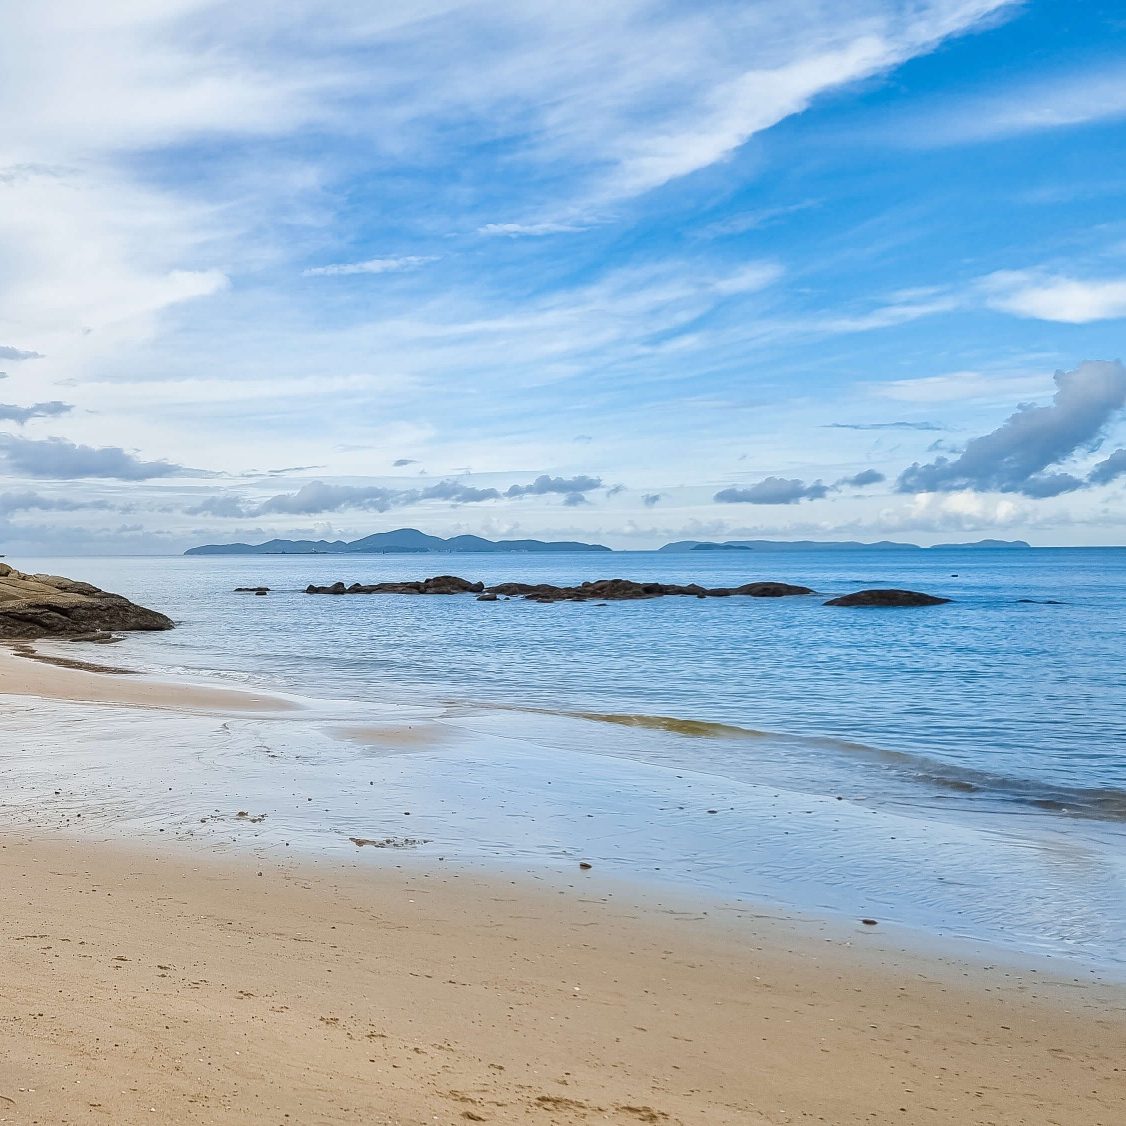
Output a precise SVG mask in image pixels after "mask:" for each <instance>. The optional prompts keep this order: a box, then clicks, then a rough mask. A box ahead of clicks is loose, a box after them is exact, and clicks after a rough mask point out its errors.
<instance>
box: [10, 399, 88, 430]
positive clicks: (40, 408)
mask: <svg viewBox="0 0 1126 1126" xmlns="http://www.w3.org/2000/svg"><path fill="white" fill-rule="evenodd" d="M72 410H74V407H73V406H72V405H71V404H70V403H64V402H61V401H60V400H58V399H52V400H51V401H50V402H49V403H33V404H32V405H31V406H30V407H18V406H15V405H14V404H12V403H0V421H4V422H16V423H19V425H20V426H22V425H23V424H24V423H25V422H30V421H31V420H32V419H33V418H58V417H59V415H61V414H69V413H70V412H71V411H72Z"/></svg>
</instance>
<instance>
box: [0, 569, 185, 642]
mask: <svg viewBox="0 0 1126 1126" xmlns="http://www.w3.org/2000/svg"><path fill="white" fill-rule="evenodd" d="M173 625H174V623H173V622H172V619H171V618H169V617H166V616H165V615H164V614H160V613H158V612H157V611H155V610H148V609H146V608H145V607H144V606H138V605H136V604H135V603H133V602H130V601H129V599H127V598H124V597H123V596H122V595H120V594H110V593H109V592H108V591H104V590H100V589H99V588H98V587H96V586H91V584H90V583H82V582H75V581H74V580H73V579H66V578H62V577H61V576H59V575H25V574H23V573H22V572H20V571H17V570H15V568H13V567H12V566H10V565H9V564H7V563H2V564H0V638H2V639H7V640H13V639H14V640H30V639H32V638H36V637H67V638H69V637H76V636H81V635H83V634H86V635H90V634H100V633H110V632H119V631H127V630H165V629H172V628H173Z"/></svg>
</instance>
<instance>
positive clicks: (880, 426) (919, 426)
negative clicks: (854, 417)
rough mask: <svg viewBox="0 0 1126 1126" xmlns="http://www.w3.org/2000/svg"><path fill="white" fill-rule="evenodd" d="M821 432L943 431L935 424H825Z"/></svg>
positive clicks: (943, 427) (942, 428) (943, 428)
mask: <svg viewBox="0 0 1126 1126" xmlns="http://www.w3.org/2000/svg"><path fill="white" fill-rule="evenodd" d="M822 429H823V430H945V429H946V427H945V426H940V425H939V424H938V423H937V422H827V423H825V424H824V426H823V427H822Z"/></svg>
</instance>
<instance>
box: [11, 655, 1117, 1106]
mask: <svg viewBox="0 0 1126 1126" xmlns="http://www.w3.org/2000/svg"><path fill="white" fill-rule="evenodd" d="M0 691H3V692H9V693H12V692H15V693H19V694H21V695H34V694H36V693H39V694H42V695H46V696H49V697H51V698H53V699H68V700H82V699H86V700H89V701H91V702H92V706H97V704H98V702H99V701H100V702H103V703H109V702H113V703H127V704H137V705H144V706H151V707H158V708H162V709H168V708H171V709H181V710H188V709H190V710H195V709H206V708H207V707H208V705H209V703H211V704H213V706H215V707H216V708H219V709H222V708H233V709H236V710H237V709H238V708H239V707H240V706H245V707H246V708H249V709H251V710H257V709H259V708H265V707H267V706H268V705H269V704H270V700H269V698H268V697H261V696H255V695H254V694H251V693H238V692H228V691H225V690H222V689H219V690H210V689H198V690H196V689H190V688H181V687H179V686H175V685H160V684H156V683H155V682H149V681H147V680H143V679H142V678H140V677H114V676H109V675H98V674H91V673H86V672H82V671H79V670H72V669H60V668H56V667H51V666H45V665H39V664H36V663H34V662H31V661H27V660H23V659H20V658H17V657H14V656H10V655H8V654H5V655H4V656H3V658H2V662H0ZM213 691H214V693H215V697H214V698H213ZM216 698H217V699H218V701H219V702H218V703H216V702H215V699H216ZM280 702H281V703H284V701H280ZM357 734H359V733H357ZM91 829H92V830H93V827H91ZM88 834H89V835H87V836H86V837H77V836H64V835H63V834H62V833H48V832H42V831H30V832H29V831H28V830H27V828H26V825H25V828H24V829H19V828H16V827H15V826H14V825H12V824H11V823H9V824H8V825H6V826H0V920H2V921H0V949H2V951H3V961H2V962H0V1122H3V1121H9V1122H28V1123H35V1122H38V1123H44V1124H46V1123H52V1124H55V1123H59V1124H62V1123H87V1122H90V1123H93V1122H112V1123H122V1124H131V1123H141V1122H144V1123H152V1122H170V1123H223V1124H225V1123H231V1124H234V1123H239V1124H242V1123H250V1124H257V1123H279V1124H281V1123H293V1124H296V1123H365V1124H369V1123H371V1124H379V1123H386V1124H395V1126H422V1124H424V1123H427V1124H429V1123H435V1122H438V1123H442V1124H456V1123H465V1122H494V1123H517V1122H519V1123H537V1122H539V1123H544V1124H546V1126H554V1124H559V1126H568V1124H572V1123H574V1124H578V1123H586V1122H591V1123H595V1122H611V1123H618V1124H626V1126H629V1124H634V1123H667V1124H670V1126H671V1124H683V1126H689V1124H697V1123H701V1124H704V1123H706V1124H708V1126H711V1124H718V1126H727V1124H731V1126H734V1124H740V1126H758V1124H763V1123H770V1124H780V1123H796V1122H818V1121H822V1122H827V1123H832V1124H835V1126H850V1124H860V1123H864V1124H871V1123H881V1122H883V1123H887V1122H896V1123H911V1124H914V1123H919V1124H927V1126H931V1124H933V1126H939V1124H942V1126H946V1124H948V1123H951V1122H958V1123H962V1124H981V1126H985V1124H987V1123H988V1124H1004V1126H1009V1124H1012V1126H1016V1124H1029V1126H1031V1124H1036V1126H1040V1124H1044V1123H1060V1124H1062V1126H1095V1124H1099V1126H1114V1124H1118V1123H1121V1122H1122V1121H1123V1111H1124V1108H1126V1064H1124V1063H1123V1060H1124V1059H1126V989H1123V988H1122V987H1120V986H1118V985H1109V984H1105V983H1101V982H1099V981H1097V980H1096V979H1095V978H1094V977H1093V976H1092V975H1088V974H1083V973H1081V972H1080V971H1078V970H1077V969H1075V968H1074V967H1063V966H1061V967H1059V968H1058V969H1048V968H1045V967H1043V966H1041V967H1039V968H1037V969H1032V968H1026V969H1021V970H1018V969H1014V968H1009V967H1006V966H1001V965H994V966H991V967H990V966H986V965H980V964H973V963H971V962H970V961H967V960H966V958H968V957H970V956H971V955H970V954H967V953H966V952H967V951H970V952H972V950H973V948H972V947H971V946H969V945H968V944H967V945H964V946H962V947H960V948H959V950H960V953H959V955H958V956H957V957H956V956H954V955H953V954H952V953H950V952H949V951H939V950H932V951H923V950H920V949H919V948H918V946H917V944H916V945H913V946H907V945H906V944H905V943H901V941H900V937H899V935H900V932H895V931H892V930H889V929H888V928H887V927H886V926H884V925H882V924H881V925H880V926H877V927H868V926H865V925H863V924H862V923H861V922H860V921H859V920H856V921H855V922H853V923H850V924H841V923H839V922H826V921H816V920H810V919H804V918H800V917H793V918H787V917H780V916H779V913H778V912H776V911H771V910H769V909H761V910H755V909H749V908H747V907H746V906H745V905H743V906H734V905H726V906H725V905H724V904H722V903H719V902H705V901H704V900H703V899H695V900H690V899H688V898H679V899H678V898H676V897H675V896H674V895H672V894H669V895H665V894H663V893H660V894H659V893H654V892H646V893H641V892H637V891H634V890H632V889H630V888H629V887H627V886H624V885H622V884H621V883H614V882H611V881H610V880H608V879H607V878H606V876H605V874H604V873H603V872H602V871H601V869H600V868H599V867H598V866H596V867H595V868H594V869H593V870H590V871H581V870H579V868H578V866H577V865H576V867H575V870H574V873H573V877H571V878H563V877H558V878H556V879H555V882H552V881H550V880H547V879H543V878H537V877H536V875H535V874H524V875H522V876H521V877H519V878H518V879H516V880H511V879H509V878H507V877H505V876H501V875H498V874H496V873H493V874H485V873H483V872H481V871H476V870H473V869H470V868H466V867H455V866H453V865H451V864H448V863H443V862H441V861H437V860H434V859H428V860H423V859H421V858H418V857H414V858H411V857H408V856H403V855H401V854H395V853H393V852H391V851H388V850H383V849H373V848H367V847H360V848H356V850H355V852H354V853H350V854H345V855H344V856H343V857H341V856H338V855H332V856H329V855H326V856H325V857H324V858H323V859H321V860H319V861H308V860H301V859H297V858H295V857H289V856H288V855H285V854H284V853H283V850H281V849H278V848H276V847H263V848H262V849H261V850H260V851H259V854H258V855H257V856H252V855H251V856H248V855H246V854H245V853H242V854H240V855H239V856H237V857H235V856H223V855H221V854H217V853H216V852H214V851H210V850H208V851H203V850H200V849H195V850H193V849H191V848H189V847H188V846H180V847H178V848H176V847H170V848H168V849H158V848H156V847H149V846H145V847H141V846H140V845H138V844H133V845H125V844H121V843H110V842H106V841H102V840H99V839H97V832H96V830H95V831H88ZM400 861H402V864H401V866H400V864H399V862H400ZM913 941H914V940H913Z"/></svg>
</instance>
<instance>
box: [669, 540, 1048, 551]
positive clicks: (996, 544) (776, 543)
mask: <svg viewBox="0 0 1126 1126" xmlns="http://www.w3.org/2000/svg"><path fill="white" fill-rule="evenodd" d="M1000 548H1004V549H1009V548H1014V549H1017V550H1022V551H1023V550H1026V549H1028V550H1031V548H1032V544H1030V543H1026V542H1025V541H1024V540H974V541H973V542H972V543H936V544H935V545H934V546H933V547H922V546H920V545H919V544H917V543H898V542H896V541H895V540H878V541H876V542H875V543H862V542H860V541H859V540H727V541H725V542H724V543H711V542H708V541H706V540H677V541H676V542H675V543H667V544H665V546H664V547H661V548H658V549H657V550H658V551H888V550H893V551H948V550H954V549H958V550H962V551H965V550H979V551H985V550H996V549H1000Z"/></svg>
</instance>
